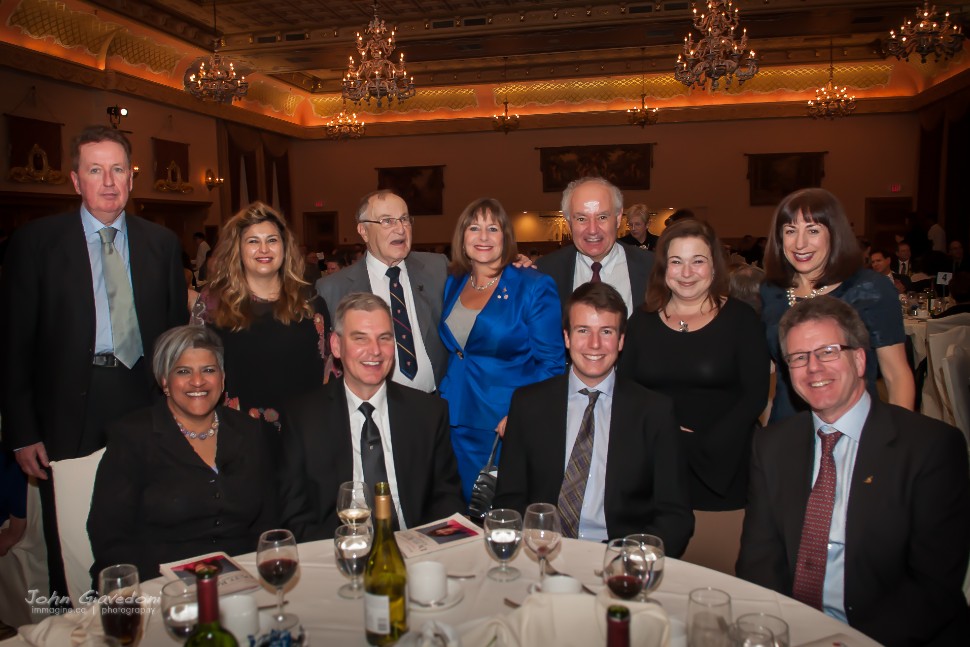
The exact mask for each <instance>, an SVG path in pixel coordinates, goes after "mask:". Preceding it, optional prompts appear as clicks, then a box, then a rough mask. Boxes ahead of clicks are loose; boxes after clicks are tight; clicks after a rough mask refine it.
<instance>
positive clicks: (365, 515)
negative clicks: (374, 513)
mask: <svg viewBox="0 0 970 647" xmlns="http://www.w3.org/2000/svg"><path fill="white" fill-rule="evenodd" d="M369 497H370V492H369V488H368V487H367V484H366V483H364V482H363V481H345V482H344V483H341V484H340V488H339V489H338V490H337V516H338V517H340V520H341V521H342V522H343V523H345V524H347V525H348V526H356V525H358V524H364V523H367V520H368V519H370V499H369Z"/></svg>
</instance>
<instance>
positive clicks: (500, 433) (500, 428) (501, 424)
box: [495, 416, 509, 438]
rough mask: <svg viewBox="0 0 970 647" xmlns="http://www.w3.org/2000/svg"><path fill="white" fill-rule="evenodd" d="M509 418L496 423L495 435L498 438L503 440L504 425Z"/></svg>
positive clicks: (506, 417)
mask: <svg viewBox="0 0 970 647" xmlns="http://www.w3.org/2000/svg"><path fill="white" fill-rule="evenodd" d="M508 419H509V417H508V416H505V417H504V418H502V419H501V420H499V421H498V426H497V427H495V433H497V434H498V436H499V438H505V423H506V422H508Z"/></svg>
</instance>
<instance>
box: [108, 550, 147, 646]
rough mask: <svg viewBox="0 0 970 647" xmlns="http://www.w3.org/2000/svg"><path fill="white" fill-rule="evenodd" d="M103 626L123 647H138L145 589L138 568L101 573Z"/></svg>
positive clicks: (123, 567)
mask: <svg viewBox="0 0 970 647" xmlns="http://www.w3.org/2000/svg"><path fill="white" fill-rule="evenodd" d="M98 590H99V591H100V593H101V599H102V601H101V626H102V627H103V628H104V634H105V635H106V636H110V637H112V638H114V639H116V640H117V641H118V642H119V643H121V644H122V645H137V644H138V640H139V639H140V638H141V616H142V614H141V611H142V609H141V587H140V583H139V580H138V568H137V567H136V566H134V565H133V564H115V565H114V566H108V567H107V568H104V569H102V570H101V572H100V573H98Z"/></svg>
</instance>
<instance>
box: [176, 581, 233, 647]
mask: <svg viewBox="0 0 970 647" xmlns="http://www.w3.org/2000/svg"><path fill="white" fill-rule="evenodd" d="M195 581H196V586H195V590H196V600H197V602H198V605H199V621H198V624H197V625H196V626H195V630H194V631H193V632H192V633H191V634H190V635H189V638H188V640H186V641H185V644H186V646H187V647H199V646H201V645H216V646H217V647H239V643H237V642H236V639H235V637H233V635H232V634H231V633H229V632H228V631H226V630H225V629H223V628H222V626H220V625H219V567H218V566H217V565H215V564H199V565H198V566H196V567H195Z"/></svg>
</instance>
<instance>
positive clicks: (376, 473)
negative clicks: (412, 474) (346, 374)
mask: <svg viewBox="0 0 970 647" xmlns="http://www.w3.org/2000/svg"><path fill="white" fill-rule="evenodd" d="M357 410H358V411H360V412H361V413H362V414H364V426H363V427H361V428H360V465H361V468H362V469H363V472H364V483H366V484H367V485H368V487H370V488H371V490H373V489H374V484H375V483H382V482H389V481H388V478H387V465H385V464H384V445H383V444H382V443H381V431H380V429H378V428H377V423H376V422H374V418H373V415H372V414H373V413H374V405H373V404H371V403H370V402H361V403H360V406H359V407H357ZM391 525H392V526H394V527H395V528H398V527H399V526H398V521H397V509H396V508H395V507H394V506H391Z"/></svg>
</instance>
